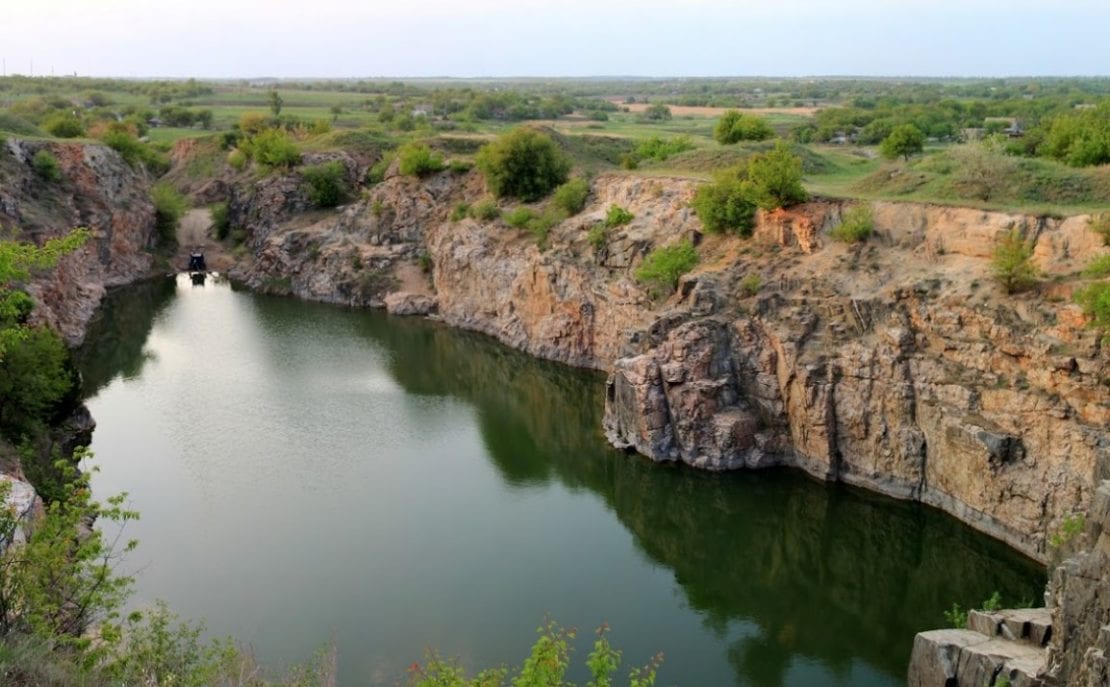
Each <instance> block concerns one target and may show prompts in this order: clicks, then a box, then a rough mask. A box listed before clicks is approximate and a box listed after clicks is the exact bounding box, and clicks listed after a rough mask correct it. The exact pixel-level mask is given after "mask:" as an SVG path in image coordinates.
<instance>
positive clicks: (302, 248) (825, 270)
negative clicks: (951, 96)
mask: <svg viewBox="0 0 1110 687" xmlns="http://www.w3.org/2000/svg"><path fill="white" fill-rule="evenodd" d="M257 183H258V184H260V186H259V187H256V188H255V189H254V190H253V191H252V192H251V193H249V194H247V195H245V196H244V198H247V200H246V201H245V202H240V201H235V200H234V198H236V196H233V203H232V207H233V209H234V208H236V207H238V208H241V209H240V211H239V215H238V216H239V220H238V221H240V222H241V223H242V225H243V226H246V227H247V228H248V230H249V239H248V241H249V245H250V246H251V248H252V251H251V256H250V257H249V258H248V259H247V260H246V261H245V262H244V263H243V264H242V265H241V266H240V268H238V269H237V271H236V272H235V275H236V276H238V277H239V278H240V279H242V280H244V281H246V282H247V283H248V284H249V285H251V286H253V287H255V288H260V289H264V290H272V291H279V292H291V293H294V294H296V295H298V296H301V297H305V298H311V299H316V300H323V301H330V302H336V303H343V304H348V305H375V306H381V305H384V304H385V303H386V298H387V296H389V298H390V301H391V302H392V303H393V304H394V305H393V307H394V308H395V309H399V310H401V311H404V312H421V313H424V312H432V311H435V312H437V313H438V314H437V315H436V316H438V317H440V318H442V319H443V320H444V321H446V322H447V323H449V324H451V325H454V326H458V327H464V328H467V329H473V330H477V331H481V332H484V333H486V334H489V335H491V336H494V337H496V338H498V339H500V340H501V341H503V342H504V343H507V344H509V345H511V346H514V347H516V348H519V349H521V350H524V351H527V352H529V353H531V354H533V355H536V356H540V357H543V358H548V359H552V360H557V361H561V362H565V363H569V364H572V365H577V366H583V367H592V368H597V369H601V370H606V371H608V372H609V373H610V376H609V380H608V383H607V391H606V393H607V410H606V414H605V420H604V425H605V431H606V434H607V435H608V437H609V439H610V440H611V441H612V442H613V443H614V444H615V445H617V446H621V447H626V448H630V449H635V450H636V451H638V452H639V453H642V454H644V455H646V456H648V457H650V458H652V459H653V460H659V461H677V462H683V463H687V464H689V465H692V466H695V467H701V468H707V469H714V470H721V469H735V468H757V467H764V466H770V465H791V466H796V467H799V468H801V469H804V470H806V471H807V472H809V473H810V474H812V475H814V476H817V477H819V478H822V479H837V480H842V481H844V482H847V483H850V484H855V485H859V486H863V487H866V488H869V489H872V490H875V491H879V492H882V493H884V494H888V495H891V496H895V497H898V498H908V499H915V500H920V501H923V502H925V503H928V504H930V505H933V506H936V507H938V508H941V509H943V510H946V511H948V512H949V513H952V514H953V515H955V516H956V517H958V518H960V519H961V520H963V521H965V522H967V523H969V524H971V525H972V526H974V527H977V528H979V529H981V530H983V531H985V532H988V533H990V534H991V535H993V536H995V537H997V538H999V539H1002V540H1005V541H1007V542H1009V543H1010V544H1011V545H1013V546H1014V547H1016V548H1018V549H1020V550H1021V551H1024V552H1025V553H1027V554H1028V555H1030V556H1033V557H1035V558H1038V559H1041V560H1044V559H1045V557H1046V544H1045V542H1046V540H1047V538H1048V537H1049V536H1050V534H1051V533H1052V532H1054V531H1055V530H1056V528H1058V527H1059V525H1060V523H1061V522H1062V521H1063V519H1064V518H1065V517H1067V516H1069V515H1071V514H1073V513H1079V512H1083V511H1085V509H1086V508H1087V506H1088V504H1089V503H1090V501H1091V497H1092V495H1093V490H1094V485H1095V484H1096V483H1097V480H1098V478H1100V477H1101V476H1104V475H1108V474H1110V473H1108V472H1107V468H1108V466H1110V430H1108V429H1107V427H1108V425H1110V387H1108V386H1107V385H1106V383H1105V380H1106V379H1107V377H1108V376H1110V375H1108V372H1110V370H1108V366H1110V363H1108V357H1107V355H1106V352H1105V350H1104V349H1103V346H1102V343H1101V342H1100V340H1099V337H1098V335H1097V334H1096V333H1095V332H1093V331H1091V330H1089V329H1087V328H1085V327H1084V326H1083V318H1082V315H1081V313H1079V311H1078V310H1077V309H1076V308H1075V307H1074V306H1072V305H1070V298H1069V295H1070V288H1072V284H1073V283H1074V281H1075V280H1074V279H1072V277H1074V275H1075V273H1076V272H1078V271H1079V270H1080V269H1081V268H1082V267H1083V266H1084V265H1085V264H1086V262H1087V261H1088V260H1089V259H1091V257H1093V256H1094V255H1097V254H1099V253H1101V252H1103V251H1105V250H1107V249H1105V248H1104V247H1102V246H1101V244H1100V242H1099V241H1098V240H1097V239H1098V237H1097V236H1096V235H1095V234H1093V233H1092V232H1090V231H1089V230H1088V229H1087V224H1086V218H1084V217H1071V218H1067V219H1054V218H1045V217H1036V216H1031V215H1022V214H1012V213H1000V212H986V211H981V210H974V209H965V208H948V207H939V206H930V205H923V204H907V203H875V204H873V213H874V219H875V234H874V236H873V237H872V238H871V239H870V240H869V241H868V242H866V243H863V244H857V245H852V246H846V245H844V244H840V243H836V242H833V241H831V240H830V239H829V237H828V231H829V229H831V228H832V227H835V226H836V225H837V223H838V222H839V221H840V214H841V210H842V207H841V204H840V203H837V202H811V203H808V204H805V205H803V206H800V207H797V208H794V209H792V210H790V211H782V210H780V211H776V212H774V213H763V214H761V216H760V217H759V222H758V226H757V228H756V232H755V236H754V237H753V238H751V239H740V238H735V237H720V236H702V234H701V233H700V223H699V222H698V220H697V218H696V217H695V216H694V214H693V213H692V211H691V210H690V209H689V207H688V202H689V199H690V198H691V196H692V194H693V191H694V185H693V183H692V182H689V181H687V180H681V179H649V178H642V177H636V176H628V175H605V176H601V177H599V178H597V179H595V180H594V182H593V184H592V193H591V196H590V200H589V204H588V206H587V207H586V209H585V210H584V211H583V212H582V213H580V214H578V215H576V216H574V217H572V218H570V219H568V220H566V221H564V222H562V223H561V224H559V225H557V226H556V227H554V228H553V229H552V230H551V233H550V236H549V237H548V238H547V240H546V241H545V244H544V245H543V246H540V245H537V242H536V240H535V238H534V237H532V236H531V235H530V234H528V233H526V232H523V231H520V230H516V229H513V228H511V227H509V226H507V225H506V224H504V223H503V222H502V221H500V220H494V221H485V222H483V221H477V220H474V219H469V218H467V219H461V220H458V221H451V220H450V219H449V215H450V214H451V210H452V208H453V207H454V206H455V205H456V204H458V203H460V202H474V201H475V200H477V199H479V198H480V197H482V194H483V186H482V181H481V178H480V176H479V175H478V174H477V173H474V172H471V173H468V174H464V175H455V174H452V173H450V172H444V173H442V174H439V175H435V176H433V177H431V178H429V179H426V180H423V181H421V180H417V179H413V178H406V177H401V176H399V175H397V174H396V173H393V174H392V175H391V176H390V177H389V178H387V180H386V181H385V182H383V183H381V184H379V185H377V186H374V187H372V188H371V189H370V190H369V191H368V192H367V193H366V194H365V197H364V198H363V199H361V200H360V201H358V202H355V203H352V204H351V205H348V206H346V207H344V208H340V209H338V210H335V211H327V212H319V211H312V212H302V210H303V209H304V206H305V201H304V199H303V198H301V197H300V196H299V195H298V191H297V188H299V187H298V181H297V178H296V175H288V176H285V177H276V178H270V179H267V180H264V181H262V182H257ZM614 203H615V204H618V205H621V206H622V207H625V208H627V209H628V210H630V211H631V212H632V213H633V214H634V215H635V219H634V220H633V221H632V222H631V223H629V224H628V225H625V226H622V227H616V228H612V229H609V230H607V232H606V235H605V238H604V241H603V242H601V243H600V244H595V243H591V242H590V241H589V240H588V238H587V236H588V233H589V229H590V228H591V227H594V226H595V225H596V224H598V223H599V222H600V221H601V220H602V219H603V218H604V215H605V211H606V209H607V208H608V207H609V206H610V205H611V204H614ZM1011 231H1017V232H1019V233H1020V234H1022V235H1023V236H1024V237H1026V238H1027V239H1028V240H1029V241H1031V242H1032V243H1033V244H1034V246H1035V258H1036V261H1037V263H1038V266H1039V267H1040V269H1041V270H1042V271H1043V272H1044V273H1045V275H1046V284H1047V285H1046V286H1045V287H1044V288H1042V289H1041V290H1039V291H1038V292H1034V293H1030V294H1021V295H1014V296H1010V295H1006V294H1005V293H1003V292H1002V290H1001V288H1000V287H999V286H998V285H997V284H996V282H995V281H994V279H993V278H992V276H991V272H990V264H989V256H990V254H991V251H992V248H993V246H994V245H995V242H996V241H997V240H998V239H999V238H1000V237H1001V236H1003V235H1005V234H1008V233H1009V232H1011ZM684 237H685V238H690V239H692V240H694V241H695V242H696V243H698V244H699V252H700V254H701V257H702V262H701V265H700V266H699V267H698V268H697V269H696V270H695V271H694V272H692V273H691V274H689V275H687V276H686V277H684V278H683V280H682V281H681V283H680V285H679V289H678V291H677V293H676V294H675V295H674V296H673V297H671V298H670V299H669V300H667V301H665V302H658V301H653V300H652V299H651V297H650V296H649V294H648V293H647V292H645V291H644V290H643V289H642V288H641V287H640V286H639V285H637V284H636V282H635V281H634V279H633V278H632V272H633V269H634V267H635V266H636V265H638V263H639V262H640V261H641V260H642V259H643V256H644V255H646V254H647V253H648V252H649V251H650V250H651V249H653V248H654V247H657V246H659V245H664V244H667V243H670V242H673V241H676V240H679V239H680V238H684ZM391 294H392V295H391ZM414 303H419V307H415V306H412V305H411V304H414Z"/></svg>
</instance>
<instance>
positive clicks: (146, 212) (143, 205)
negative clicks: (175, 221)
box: [0, 138, 156, 345]
mask: <svg viewBox="0 0 1110 687" xmlns="http://www.w3.org/2000/svg"><path fill="white" fill-rule="evenodd" d="M40 150H48V151H49V152H50V153H51V154H53V155H54V156H55V157H56V158H57V160H58V163H59V167H60V171H61V179H59V180H57V181H47V180H44V179H42V178H40V177H39V176H38V175H37V174H36V173H35V171H34V169H33V168H32V165H31V161H32V159H33V158H34V156H35V154H36V153H37V152H39V151H40ZM149 190H150V182H149V180H148V179H147V178H146V176H145V175H144V174H143V173H142V172H141V171H136V170H134V169H132V168H131V167H130V166H129V165H128V164H127V163H125V162H124V161H123V159H122V158H120V156H119V155H118V154H117V153H116V152H115V151H113V150H111V149H110V148H107V147H106V146H102V145H98V144H88V143H58V142H45V141H25V140H21V139H15V138H12V139H8V141H7V143H6V145H5V146H4V147H3V150H0V224H2V225H4V226H7V227H15V228H17V229H18V230H19V234H17V238H21V239H24V240H31V241H35V242H39V243H41V242H42V241H45V240H46V239H49V238H51V237H55V236H60V235H62V234H64V233H66V232H68V231H70V230H71V229H73V228H74V227H86V228H88V229H89V231H90V232H91V234H92V238H91V240H90V241H88V242H87V243H86V244H85V245H84V246H83V247H82V248H80V249H79V250H77V251H75V252H73V253H71V254H69V255H67V256H65V257H63V258H62V259H61V261H60V262H59V264H58V265H57V267H56V268H54V269H52V270H48V271H44V272H43V273H41V274H38V275H36V276H35V277H34V279H33V280H32V281H31V283H30V284H28V285H27V290H28V291H29V292H30V293H31V295H32V296H33V297H34V298H35V300H36V302H37V303H38V306H37V308H36V311H35V315H34V316H35V318H36V319H37V321H39V322H43V323H46V324H49V325H51V326H52V327H54V328H56V329H57V330H58V331H59V332H60V333H61V334H62V336H63V337H64V338H65V339H66V341H67V342H68V343H70V344H71V345H72V344H77V343H79V342H80V341H81V339H82V338H83V337H84V334H85V327H86V325H87V324H88V322H89V320H90V319H91V318H92V316H93V313H94V312H95V310H96V306H97V305H98V304H99V303H100V300H101V299H102V298H103V297H104V294H105V291H106V289H108V288H110V287H113V286H119V285H122V284H127V283H130V282H133V281H135V280H136V279H139V278H141V277H143V276H146V275H148V274H149V273H150V272H151V270H152V269H153V268H154V266H155V259H154V256H153V254H152V253H151V252H150V249H152V248H153V247H154V245H155V241H156V236H155V231H154V206H153V205H152V204H151V201H150V193H149Z"/></svg>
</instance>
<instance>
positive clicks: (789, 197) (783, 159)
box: [748, 140, 809, 210]
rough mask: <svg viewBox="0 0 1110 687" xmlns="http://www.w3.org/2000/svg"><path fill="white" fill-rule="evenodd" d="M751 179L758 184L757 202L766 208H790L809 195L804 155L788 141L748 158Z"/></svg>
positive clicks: (756, 185) (777, 143) (779, 142)
mask: <svg viewBox="0 0 1110 687" xmlns="http://www.w3.org/2000/svg"><path fill="white" fill-rule="evenodd" d="M748 179H750V180H751V182H752V183H753V184H755V188H756V189H757V191H758V196H759V197H758V198H757V203H758V204H759V206H760V207H762V208H763V209H765V210H773V209H775V208H780V207H782V208H785V207H790V206H791V205H795V204H797V203H801V202H804V201H805V200H806V198H808V197H809V194H807V193H806V190H805V188H804V187H803V186H802V158H800V157H798V156H797V155H795V154H794V152H793V151H792V150H791V149H790V145H789V144H788V143H786V142H785V141H781V140H780V141H778V142H776V143H775V147H774V148H772V149H771V150H769V151H767V152H765V153H757V154H756V155H753V156H752V157H751V158H750V159H749V160H748Z"/></svg>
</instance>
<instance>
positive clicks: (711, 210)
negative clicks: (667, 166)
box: [690, 170, 757, 236]
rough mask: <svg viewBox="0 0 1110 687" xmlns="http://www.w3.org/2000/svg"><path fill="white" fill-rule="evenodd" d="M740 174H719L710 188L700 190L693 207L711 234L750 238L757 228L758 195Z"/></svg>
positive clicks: (707, 186)
mask: <svg viewBox="0 0 1110 687" xmlns="http://www.w3.org/2000/svg"><path fill="white" fill-rule="evenodd" d="M742 176H743V175H741V174H740V173H739V170H732V171H726V172H722V173H719V174H718V175H717V178H716V180H715V181H714V182H713V183H711V184H705V185H703V186H699V187H698V190H697V193H696V194H695V195H694V200H693V201H691V203H690V205H691V206H692V207H693V208H694V212H695V213H697V215H698V219H700V220H701V223H702V226H704V227H705V230H706V231H707V232H709V233H711V234H720V233H723V232H726V231H734V232H736V233H738V234H739V235H741V236H751V233H752V228H753V227H754V226H755V211H756V207H757V205H756V202H755V197H756V191H755V187H754V185H753V184H752V183H751V182H750V181H748V180H747V179H743V178H741V177H742Z"/></svg>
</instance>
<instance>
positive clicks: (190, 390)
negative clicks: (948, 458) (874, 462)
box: [80, 277, 1044, 687]
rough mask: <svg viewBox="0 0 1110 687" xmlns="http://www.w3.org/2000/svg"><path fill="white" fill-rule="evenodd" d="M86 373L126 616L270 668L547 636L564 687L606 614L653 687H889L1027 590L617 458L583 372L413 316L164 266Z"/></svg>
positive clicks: (736, 483) (847, 516) (347, 674)
mask: <svg viewBox="0 0 1110 687" xmlns="http://www.w3.org/2000/svg"><path fill="white" fill-rule="evenodd" d="M80 365H81V369H82V373H83V376H84V381H85V389H86V393H87V395H88V404H89V406H90V409H91V410H92V413H93V416H94V417H95V418H96V421H97V425H98V426H97V429H96V432H95V434H94V438H93V444H92V448H93V450H94V452H95V454H96V459H95V462H96V464H97V465H99V467H100V472H99V473H98V474H97V475H96V476H95V479H94V487H95V490H96V492H97V494H98V496H100V497H101V498H103V497H106V496H108V495H111V494H113V493H118V492H121V491H126V492H128V494H129V503H130V504H131V506H132V507H133V508H135V509H137V510H138V511H140V512H141V514H142V517H141V520H139V521H138V522H135V523H130V524H128V526H127V536H129V537H135V538H137V539H139V540H140V546H139V549H138V551H137V552H135V553H134V554H132V555H131V556H130V557H129V558H128V559H127V563H126V566H125V567H126V568H127V569H128V570H130V571H133V572H134V573H135V575H136V595H135V599H134V602H135V605H136V606H140V607H141V606H144V605H147V604H149V603H151V602H153V601H154V600H156V599H165V600H166V601H167V602H168V603H169V605H170V606H171V607H172V608H173V609H174V610H175V611H177V612H178V613H179V614H181V615H182V616H184V617H186V618H189V619H193V620H203V621H204V622H205V623H206V625H207V628H208V631H209V633H210V634H211V635H215V636H223V635H232V636H234V637H235V638H236V639H238V640H239V641H241V642H242V643H244V644H246V645H248V646H250V647H252V648H253V649H254V651H255V653H256V654H257V656H258V657H259V658H260V659H261V660H262V661H263V662H264V663H265V664H266V665H267V666H270V667H272V668H274V669H279V668H281V667H283V666H288V665H290V664H292V663H297V662H301V661H305V660H307V659H310V658H311V657H312V656H313V655H314V654H315V653H316V652H317V651H318V650H319V649H320V648H321V647H324V646H326V645H328V644H329V643H331V642H334V644H335V646H336V647H337V649H338V656H339V667H340V684H341V685H342V686H343V687H354V686H356V685H396V684H398V683H401V682H403V681H404V680H405V674H406V673H405V671H406V669H407V668H408V666H410V665H411V664H412V663H413V662H414V661H418V660H420V659H421V658H422V656H423V653H424V651H425V650H426V649H428V648H431V647H434V648H436V649H437V650H438V651H439V652H440V653H442V654H443V655H445V656H448V657H458V658H459V659H460V660H461V661H462V662H463V663H464V664H465V665H467V666H471V667H481V666H488V665H495V664H501V663H517V662H519V661H520V659H522V658H523V657H524V656H525V655H526V654H527V651H528V649H529V647H530V646H531V644H532V642H533V641H534V639H535V629H536V627H537V626H539V625H540V624H542V622H543V620H544V618H545V617H550V618H552V619H554V620H556V621H558V622H559V623H561V624H563V625H565V626H574V627H577V628H579V630H580V632H579V639H578V642H577V651H576V654H575V657H574V664H575V672H574V674H573V677H577V678H580V677H582V675H583V673H584V670H583V669H582V668H581V665H582V662H583V660H584V658H585V654H586V653H587V652H588V647H589V643H590V641H591V640H592V637H593V635H592V630H593V629H594V628H596V627H597V626H599V625H601V624H602V623H608V624H609V625H611V626H612V628H613V630H612V634H611V638H612V641H613V643H614V645H615V646H617V647H619V648H621V649H623V651H624V667H625V668H627V667H629V666H631V665H636V664H642V663H644V662H646V661H647V660H648V659H649V658H650V657H651V656H652V655H653V654H655V653H656V652H658V651H662V652H664V654H665V661H664V663H663V667H662V670H661V671H660V674H659V681H658V684H660V685H684V686H686V687H694V686H709V685H752V686H760V687H762V686H768V687H770V686H779V685H798V686H801V685H845V686H848V685H851V686H857V685H860V686H862V685H900V684H905V669H906V664H907V661H908V659H909V654H910V648H911V645H912V642H913V636H914V633H915V632H917V631H919V630H924V629H931V628H935V627H940V626H942V625H943V624H944V618H943V615H942V613H943V611H944V610H945V609H947V608H949V607H951V605H952V603H953V602H959V603H961V604H963V605H964V606H967V605H968V604H974V603H975V602H978V601H981V600H983V599H985V598H987V597H989V596H990V595H991V594H992V593H993V592H995V591H998V592H1000V593H1001V595H1002V598H1003V601H1004V602H1005V603H1007V604H1014V603H1017V602H1019V601H1021V600H1025V601H1030V602H1032V601H1036V602H1039V601H1040V595H1041V594H1042V591H1043V584H1044V574H1043V572H1042V570H1043V569H1042V568H1041V567H1040V566H1038V565H1036V564H1035V563H1033V562H1031V561H1028V560H1026V559H1025V558H1023V557H1021V556H1019V555H1017V554H1016V553H1013V552H1011V551H1010V550H1009V549H1007V548H1006V547H1005V546H1003V545H1001V544H999V543H997V542H995V541H993V540H991V539H989V538H987V537H985V536H983V535H981V534H978V533H976V532H975V531H973V530H971V529H969V528H968V527H965V526H963V525H961V524H960V523H958V522H956V521H955V520H954V519H952V518H950V517H948V516H945V515H943V514H941V513H939V512H936V511H933V510H931V509H928V508H925V507H923V506H921V505H919V504H913V503H904V502H898V501H893V500H890V499H886V498H880V497H875V496H871V495H868V494H866V493H863V492H859V491H857V490H853V489H849V488H846V487H844V486H841V485H834V484H823V483H819V482H816V481H814V480H812V479H809V478H807V477H805V476H803V475H801V474H797V473H794V472H789V471H784V470H774V471H765V472H757V473H743V474H740V473H738V474H706V473H699V472H695V471H693V470H688V469H679V468H676V467H671V466H666V465H657V464H653V463H651V462H649V461H647V460H645V459H643V458H641V457H639V456H636V455H630V454H625V453H621V452H618V451H615V450H612V449H611V448H610V447H609V446H608V445H607V444H606V442H605V439H604V438H603V436H602V435H601V431H600V420H601V413H602V404H603V389H604V380H603V378H602V377H600V376H599V375H597V374H595V373H588V372H583V371H580V370H573V369H569V368H566V367H563V366H560V365H556V364H552V363H547V362H544V361H539V360H535V359H532V358H529V357H527V356H525V355H523V354H521V353H518V352H516V351H513V350H510V349H508V348H505V347H503V346H500V345H498V344H496V343H494V342H492V341H491V340H489V339H487V338H485V337H482V336H478V335H474V334H469V333H465V332H459V331H455V330H451V329H448V328H446V327H444V326H442V325H438V324H436V323H432V322H427V321H420V320H406V319H399V318H394V317H389V316H387V315H385V314H383V313H379V312H369V311H352V310H347V309H343V308H338V307H332V306H326V305H319V304H312V303H305V302H300V301H297V300H293V299H284V298H274V297H264V296H258V295H254V294H251V293H246V292H242V291H237V290H233V289H232V288H231V287H230V286H228V285H227V284H226V283H220V282H217V281H216V280H213V279H209V280H208V283H207V284H206V285H204V286H196V287H194V286H192V285H191V284H190V283H189V280H188V279H187V278H184V277H182V278H179V279H177V280H172V279H167V280H159V281H154V282H148V283H145V284H141V285H138V286H134V287H129V288H127V289H125V290H121V291H118V292H115V293H114V294H112V295H111V296H110V297H109V299H108V301H107V302H106V304H105V306H104V308H103V310H102V313H101V315H100V316H99V319H98V320H97V322H96V323H95V324H94V326H93V328H92V330H91V331H90V334H89V338H88V341H87V344H86V345H85V347H84V348H83V349H82V350H81V351H80ZM624 672H625V670H624V669H622V671H621V673H622V674H623V673H624Z"/></svg>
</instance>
